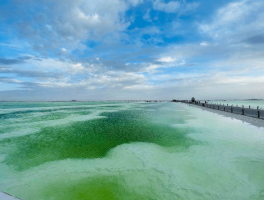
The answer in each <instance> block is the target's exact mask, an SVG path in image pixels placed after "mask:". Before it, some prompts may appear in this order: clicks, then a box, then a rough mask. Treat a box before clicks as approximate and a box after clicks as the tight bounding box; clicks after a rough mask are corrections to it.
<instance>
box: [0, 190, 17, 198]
mask: <svg viewBox="0 0 264 200" xmlns="http://www.w3.org/2000/svg"><path fill="white" fill-rule="evenodd" d="M0 199H1V200H19V199H18V198H15V197H13V196H11V195H9V194H6V193H4V192H1V191H0Z"/></svg>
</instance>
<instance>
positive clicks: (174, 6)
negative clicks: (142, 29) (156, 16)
mask: <svg viewBox="0 0 264 200" xmlns="http://www.w3.org/2000/svg"><path fill="white" fill-rule="evenodd" d="M180 5H181V4H180V3H179V2H178V1H170V2H168V3H164V2H163V1H161V0H155V1H154V2H153V9H154V10H159V11H163V12H167V13H173V12H176V11H177V10H178V9H179V8H180Z"/></svg>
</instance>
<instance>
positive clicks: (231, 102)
mask: <svg viewBox="0 0 264 200" xmlns="http://www.w3.org/2000/svg"><path fill="white" fill-rule="evenodd" d="M209 103H221V104H225V105H226V104H228V105H234V106H236V105H238V106H239V107H242V106H244V107H245V108H248V107H249V106H250V107H251V108H257V107H258V106H259V109H263V110H264V101H263V100H256V101H252V100H226V101H209Z"/></svg>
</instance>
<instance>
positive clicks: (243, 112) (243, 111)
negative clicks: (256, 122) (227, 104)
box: [242, 106, 245, 115]
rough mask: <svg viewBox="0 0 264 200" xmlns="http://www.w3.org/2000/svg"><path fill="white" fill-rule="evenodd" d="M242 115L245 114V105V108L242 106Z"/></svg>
mask: <svg viewBox="0 0 264 200" xmlns="http://www.w3.org/2000/svg"><path fill="white" fill-rule="evenodd" d="M242 115H245V110H244V106H243V108H242Z"/></svg>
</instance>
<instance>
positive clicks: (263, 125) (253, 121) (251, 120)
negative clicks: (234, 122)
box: [190, 104, 264, 128]
mask: <svg viewBox="0 0 264 200" xmlns="http://www.w3.org/2000/svg"><path fill="white" fill-rule="evenodd" d="M190 106H193V107H196V108H200V109H202V110H206V111H209V112H212V113H216V114H219V115H223V116H225V117H231V118H235V119H238V120H240V121H243V122H246V123H249V124H250V125H253V126H256V127H259V128H260V127H261V128H264V120H263V119H258V118H254V117H248V116H244V115H240V114H235V113H230V112H225V111H221V110H215V109H211V108H206V107H201V106H197V105H194V104H192V105H190Z"/></svg>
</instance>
